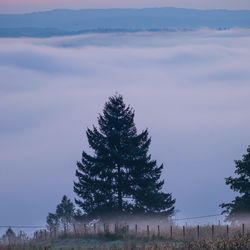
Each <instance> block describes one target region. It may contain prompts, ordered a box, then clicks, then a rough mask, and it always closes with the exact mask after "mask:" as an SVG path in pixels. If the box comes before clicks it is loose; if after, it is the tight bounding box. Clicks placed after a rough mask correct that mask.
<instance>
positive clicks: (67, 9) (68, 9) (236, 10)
mask: <svg viewBox="0 0 250 250" xmlns="http://www.w3.org/2000/svg"><path fill="white" fill-rule="evenodd" d="M146 9H180V10H196V11H228V12H238V11H250V9H222V8H214V9H201V8H185V7H174V6H166V7H141V8H139V7H137V8H136V7H131V8H128V7H126V8H121V7H120V8H119V7H113V8H81V9H76V8H72V9H71V8H48V9H44V10H37V11H29V12H1V11H0V15H26V14H36V13H45V12H52V11H86V10H146Z"/></svg>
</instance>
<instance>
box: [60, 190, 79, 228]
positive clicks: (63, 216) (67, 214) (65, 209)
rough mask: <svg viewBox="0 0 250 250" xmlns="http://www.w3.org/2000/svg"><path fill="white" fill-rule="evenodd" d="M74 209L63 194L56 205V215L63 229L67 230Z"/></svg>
mask: <svg viewBox="0 0 250 250" xmlns="http://www.w3.org/2000/svg"><path fill="white" fill-rule="evenodd" d="M74 210H75V208H74V204H73V203H72V202H71V200H70V199H68V198H67V196H66V195H64V196H63V198H62V201H61V203H60V204H58V205H57V207H56V215H57V217H58V219H59V220H60V222H61V224H62V225H63V228H64V231H66V230H68V227H69V224H70V223H71V222H72V218H73V216H74Z"/></svg>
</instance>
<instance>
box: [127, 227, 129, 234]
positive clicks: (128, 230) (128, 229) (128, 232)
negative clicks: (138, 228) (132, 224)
mask: <svg viewBox="0 0 250 250" xmlns="http://www.w3.org/2000/svg"><path fill="white" fill-rule="evenodd" d="M127 233H129V225H127Z"/></svg>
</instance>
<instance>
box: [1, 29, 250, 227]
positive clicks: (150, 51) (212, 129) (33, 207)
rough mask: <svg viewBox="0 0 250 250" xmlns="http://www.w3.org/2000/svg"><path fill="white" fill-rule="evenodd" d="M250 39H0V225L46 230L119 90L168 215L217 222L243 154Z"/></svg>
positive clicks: (210, 34) (229, 34)
mask: <svg viewBox="0 0 250 250" xmlns="http://www.w3.org/2000/svg"><path fill="white" fill-rule="evenodd" d="M249 58H250V30H247V29H242V30H241V29H232V30H226V31H214V30H209V29H204V30H200V31H193V32H181V31H180V32H139V33H108V34H94V33H93V34H85V35H79V36H71V37H60V38H46V39H31V38H30V39H28V38H16V39H8V38H2V39H0V75H1V83H0V113H1V119H0V152H1V157H0V199H1V214H0V222H1V224H6V225H18V224H20V225H29V224H30V225H35V224H39V225H44V224H45V219H46V216H47V214H48V212H53V211H54V209H55V207H56V205H57V204H58V202H59V201H60V200H61V197H62V196H63V195H64V194H66V195H68V196H69V197H71V198H72V199H73V198H74V194H73V180H74V178H75V177H74V174H75V170H76V161H78V160H80V159H81V152H82V150H86V151H88V152H90V151H89V149H88V143H87V138H86V135H85V131H86V128H87V127H91V126H92V125H93V124H97V116H98V114H99V113H101V112H102V109H103V107H104V103H105V102H106V101H107V100H108V97H109V96H111V95H113V94H115V93H116V92H118V93H119V94H122V95H123V97H124V100H125V103H126V104H130V105H131V106H132V107H133V108H134V109H135V122H136V126H137V128H138V132H140V131H141V130H142V129H145V128H148V129H149V133H150V135H151V136H152V145H151V148H150V153H152V158H153V159H156V160H157V161H158V164H161V163H163V164H164V172H163V175H162V178H163V179H164V180H165V186H164V190H165V191H167V192H171V193H172V195H173V197H174V198H176V209H177V214H176V218H178V217H183V216H185V217H187V216H199V215H207V214H217V213H220V212H221V209H220V208H219V207H218V206H219V204H221V203H223V202H229V201H231V200H232V199H233V198H234V196H235V195H236V194H234V193H233V192H232V191H231V190H230V189H229V187H228V186H226V185H225V181H224V178H225V177H228V176H230V175H232V174H233V171H234V162H233V160H235V159H241V156H242V154H244V153H245V152H246V148H247V146H248V145H249V144H250V142H249V138H250V130H249V127H250V109H249V107H250V98H249V95H250V83H249V80H250V71H249V68H250V60H249Z"/></svg>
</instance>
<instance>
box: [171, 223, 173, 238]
mask: <svg viewBox="0 0 250 250" xmlns="http://www.w3.org/2000/svg"><path fill="white" fill-rule="evenodd" d="M170 238H171V239H173V226H172V225H171V226H170Z"/></svg>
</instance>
